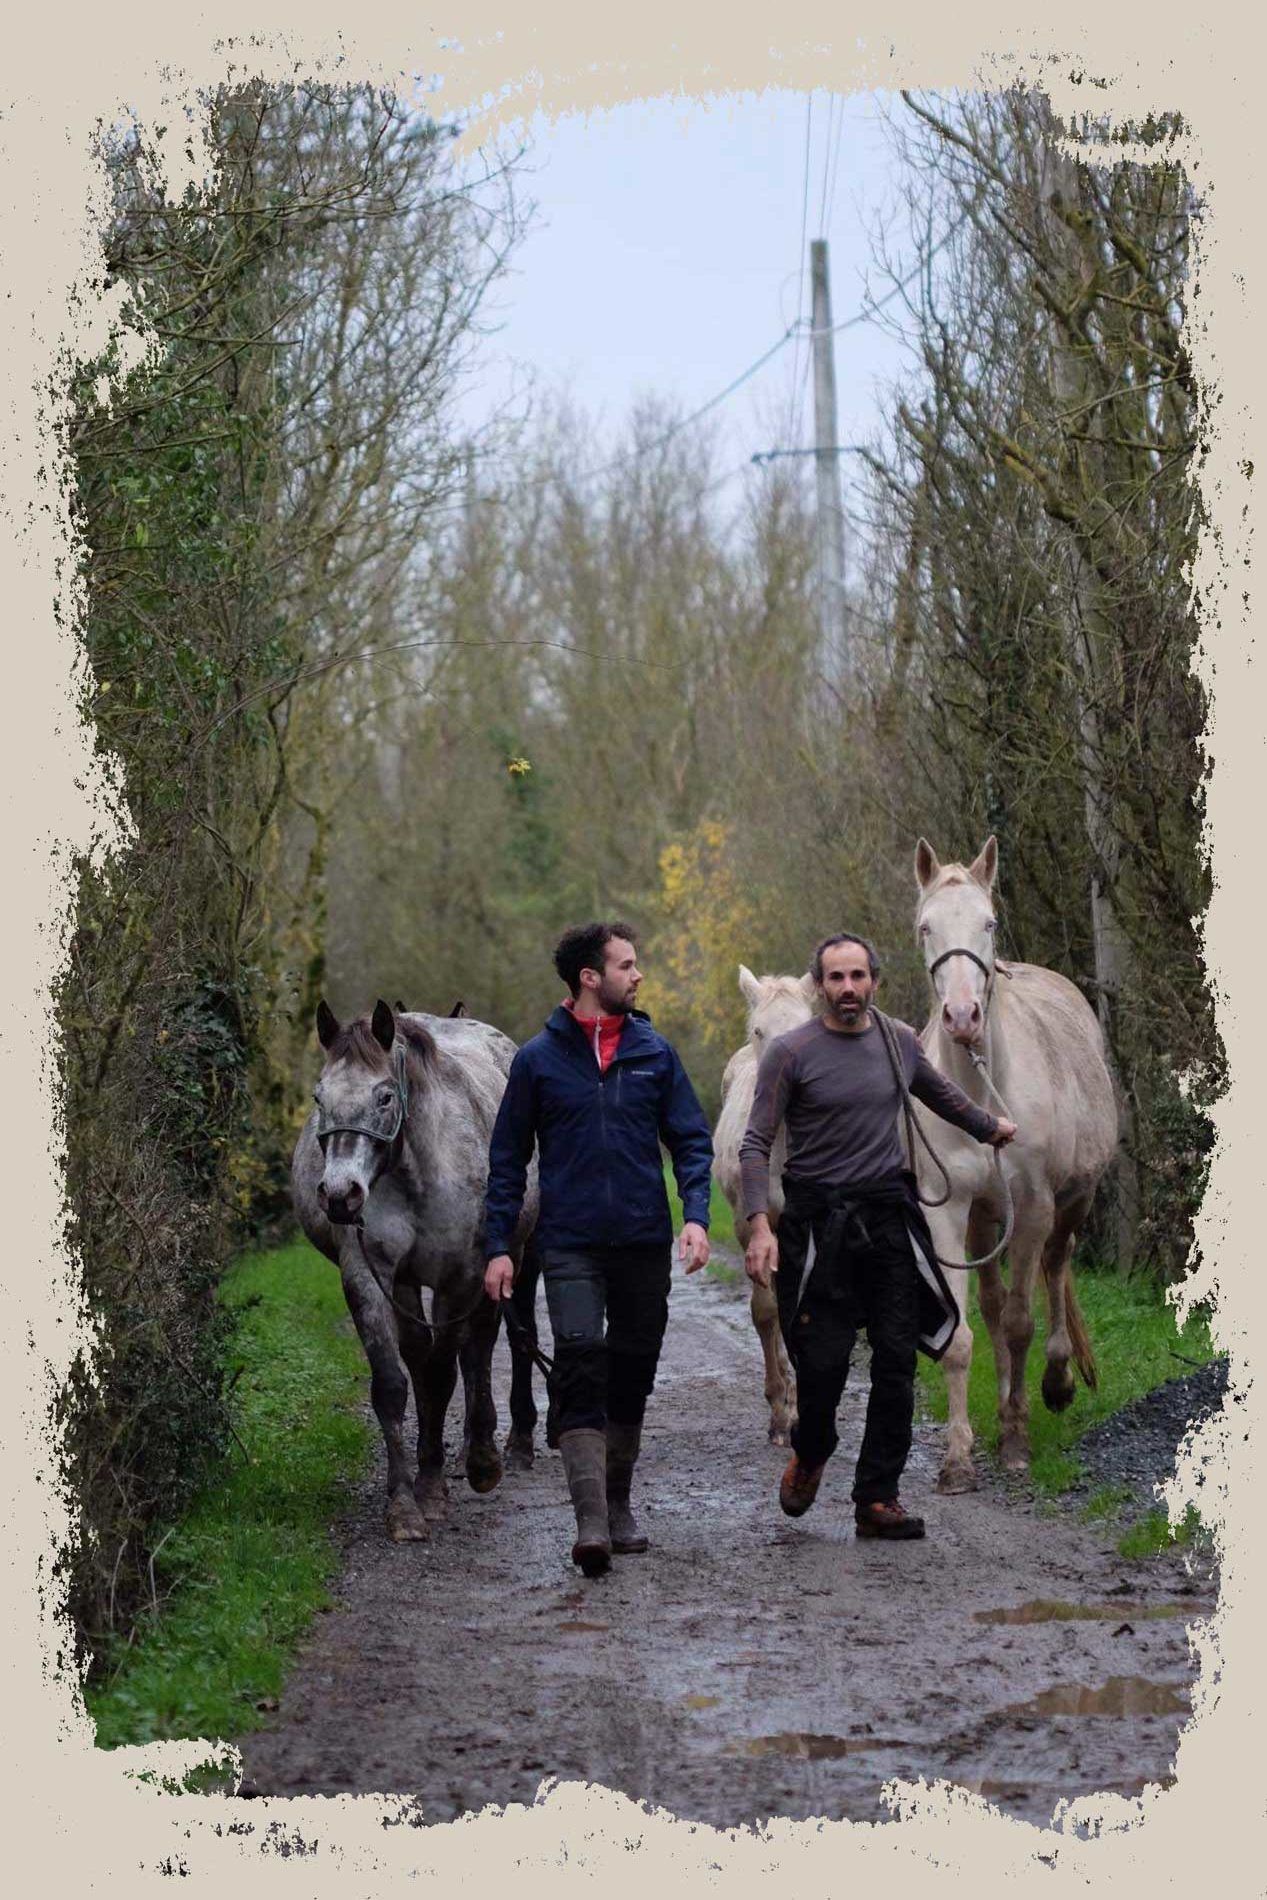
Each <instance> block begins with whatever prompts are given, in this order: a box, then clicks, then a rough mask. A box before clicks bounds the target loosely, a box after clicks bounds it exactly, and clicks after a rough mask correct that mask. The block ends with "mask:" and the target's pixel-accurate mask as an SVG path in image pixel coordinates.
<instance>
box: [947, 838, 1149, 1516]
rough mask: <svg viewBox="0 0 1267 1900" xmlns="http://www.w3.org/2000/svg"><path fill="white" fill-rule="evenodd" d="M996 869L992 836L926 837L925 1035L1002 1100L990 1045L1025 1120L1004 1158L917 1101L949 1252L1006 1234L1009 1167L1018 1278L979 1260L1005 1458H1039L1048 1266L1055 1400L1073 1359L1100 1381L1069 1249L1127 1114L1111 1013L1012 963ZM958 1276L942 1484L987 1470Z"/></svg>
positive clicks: (964, 1075) (969, 1483) (950, 1486)
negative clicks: (1042, 1295) (1034, 1348)
mask: <svg viewBox="0 0 1267 1900" xmlns="http://www.w3.org/2000/svg"><path fill="white" fill-rule="evenodd" d="M997 868H998V849H997V846H996V843H995V840H994V839H993V838H989V839H987V841H986V843H985V845H984V846H983V848H982V850H981V852H980V854H979V856H978V857H977V858H976V859H974V861H973V862H972V864H970V865H967V866H965V865H962V864H944V865H943V864H940V863H939V862H938V860H937V856H936V853H935V852H934V851H933V850H932V848H931V846H930V845H928V844H927V843H926V842H925V840H924V839H923V838H921V839H920V841H919V844H918V846H917V847H916V852H915V877H916V882H917V883H918V885H919V892H920V897H919V907H918V910H917V913H916V931H917V934H918V939H919V944H920V948H921V950H922V952H923V956H924V967H925V969H926V970H927V971H928V972H929V981H930V982H931V984H932V987H933V991H934V995H935V999H936V1003H935V1008H934V1012H933V1014H932V1015H931V1016H930V1018H929V1020H928V1022H927V1024H926V1025H925V1028H924V1031H923V1035H922V1038H921V1040H922V1042H923V1045H924V1050H925V1053H926V1055H927V1056H928V1059H929V1061H930V1062H931V1063H932V1064H933V1066H934V1067H935V1068H937V1069H940V1070H941V1072H942V1074H943V1075H946V1076H949V1078H950V1080H951V1081H952V1082H955V1083H957V1084H958V1086H959V1087H960V1088H961V1089H962V1090H963V1091H964V1093H965V1094H966V1095H970V1096H971V1097H972V1098H973V1100H974V1101H976V1102H978V1103H979V1104H980V1106H981V1107H983V1108H986V1109H988V1110H989V1111H990V1112H991V1113H992V1114H998V1113H1000V1112H1001V1110H1000V1108H999V1104H998V1101H997V1100H996V1099H995V1098H994V1097H992V1096H991V1095H990V1094H989V1091H988V1090H987V1088H986V1086H985V1082H984V1080H983V1078H982V1076H981V1073H980V1071H979V1070H978V1068H977V1067H976V1066H975V1064H974V1063H973V1061H972V1059H971V1054H970V1052H973V1053H975V1054H976V1055H977V1056H979V1057H980V1058H981V1059H982V1060H983V1061H984V1063H985V1067H986V1071H987V1073H988V1074H989V1077H990V1079H991V1081H992V1082H993V1084H994V1087H995V1088H996V1089H997V1090H998V1094H999V1096H1001V1097H1002V1099H1003V1101H1005V1102H1006V1104H1007V1112H1008V1114H1009V1115H1010V1117H1011V1119H1012V1120H1013V1121H1014V1122H1015V1123H1016V1125H1017V1128H1018V1130H1019V1133H1018V1134H1017V1136H1016V1139H1015V1140H1014V1141H1013V1142H1011V1143H1010V1144H1009V1145H1008V1146H1007V1147H1006V1148H1004V1149H1003V1150H1002V1151H1001V1154H1000V1156H999V1158H998V1161H997V1162H996V1159H995V1155H994V1151H993V1150H992V1149H991V1148H990V1147H988V1146H986V1145H984V1144H981V1143H978V1142H976V1141H974V1140H973V1139H972V1138H971V1137H970V1136H969V1135H967V1134H965V1133H963V1132H962V1131H961V1130H959V1129H957V1128H954V1127H952V1126H951V1125H950V1124H949V1123H948V1122H944V1121H942V1120H940V1119H939V1118H938V1117H937V1116H934V1115H932V1114H931V1113H929V1112H928V1111H927V1110H926V1109H922V1108H920V1106H919V1105H918V1104H914V1107H915V1113H916V1116H917V1118H918V1120H919V1122H920V1125H921V1126H922V1127H923V1129H924V1131H925V1133H926V1134H927V1135H928V1138H929V1140H930V1141H931V1142H932V1144H933V1146H934V1148H935V1149H936V1150H937V1153H938V1154H939V1156H940V1157H941V1159H942V1161H943V1162H944V1164H945V1167H946V1170H947V1173H948V1174H949V1176H950V1181H951V1186H952V1193H951V1196H950V1199H949V1200H948V1202H947V1203H946V1205H944V1206H943V1207H929V1208H928V1209H927V1213H928V1223H929V1227H930V1229H931V1231H932V1236H933V1244H934V1246H935V1247H936V1250H937V1253H938V1255H939V1256H940V1258H941V1259H942V1260H943V1262H946V1261H950V1262H958V1261H962V1260H964V1259H977V1258H979V1257H980V1256H982V1255H984V1254H988V1253H989V1252H990V1250H991V1248H993V1247H994V1246H996V1245H997V1243H998V1239H999V1234H1000V1223H1001V1221H1002V1219H1003V1215H1004V1205H1003V1196H1002V1192H1001V1182H1000V1171H1001V1173H1002V1176H1003V1177H1005V1179H1006V1183H1007V1187H1008V1189H1009V1190H1010V1193H1011V1198H1012V1206H1013V1209H1014V1223H1015V1224H1014V1227H1013V1231H1012V1237H1011V1241H1010V1244H1009V1246H1008V1249H1007V1253H1006V1256H1005V1258H1006V1263H1007V1279H1006V1283H1005V1281H1004V1276H1003V1272H1002V1270H1001V1267H1002V1263H1001V1262H1000V1261H998V1260H996V1261H994V1262H993V1263H992V1264H990V1265H988V1266H985V1267H982V1268H980V1269H979V1270H978V1294H979V1297H980V1302H981V1312H982V1316H983V1318H984V1320H985V1323H986V1326H987V1328H988V1330H989V1334H990V1342H991V1345H992V1346H993V1348H994V1361H995V1367H996V1370H997V1374H998V1393H999V1427H1000V1431H999V1455H1000V1458H1001V1460H1002V1463H1003V1465H1004V1466H1005V1468H1006V1469H1008V1470H1010V1471H1024V1470H1027V1469H1028V1466H1029V1457H1030V1446H1029V1402H1028V1397H1027V1393H1026V1387H1025V1367H1026V1360H1027V1358H1028V1354H1029V1348H1030V1341H1031V1340H1032V1338H1033V1336H1034V1314H1033V1303H1034V1294H1035V1289H1036V1286H1037V1282H1038V1278H1039V1274H1040V1272H1041V1275H1042V1279H1043V1283H1044V1286H1045V1289H1046V1294H1047V1346H1046V1360H1047V1363H1046V1366H1045V1368H1044V1371H1043V1380H1042V1395H1043V1401H1044V1403H1045V1404H1046V1406H1047V1407H1048V1409H1049V1410H1050V1411H1053V1412H1060V1411H1063V1410H1064V1409H1065V1407H1066V1406H1067V1405H1069V1404H1070V1403H1071V1402H1072V1400H1073V1396H1074V1376H1073V1369H1072V1365H1071V1363H1070V1362H1071V1361H1072V1362H1073V1365H1076V1366H1077V1368H1078V1370H1079V1372H1080V1373H1081V1374H1082V1377H1083V1379H1084V1381H1085V1382H1086V1384H1087V1385H1088V1386H1094V1385H1095V1383H1096V1366H1095V1357H1094V1354H1093V1352H1092V1349H1091V1341H1090V1338H1089V1337H1088V1334H1087V1329H1086V1326H1085V1323H1084V1321H1083V1318H1082V1314H1081V1312H1080V1310H1079V1307H1078V1302H1077V1298H1076V1295H1075V1293H1074V1285H1073V1271H1072V1267H1071V1264H1070V1262H1071V1257H1072V1254H1073V1248H1074V1242H1075V1240H1076V1239H1077V1236H1078V1231H1079V1229H1080V1228H1081V1227H1082V1225H1083V1223H1084V1222H1085V1220H1086V1218H1087V1215H1088V1213H1089V1212H1090V1209H1091V1202H1092V1199H1093V1198H1094V1195H1095V1191H1096V1186H1097V1184H1098V1182H1099V1180H1100V1177H1101V1176H1102V1175H1103V1173H1104V1171H1105V1169H1106V1168H1107V1167H1108V1165H1109V1163H1110V1162H1111V1161H1112V1159H1113V1156H1114V1153H1115V1150H1116V1147H1117V1139H1118V1123H1117V1109H1116V1105H1115V1101H1114V1095H1113V1085H1112V1082H1111V1080H1110V1077H1109V1071H1108V1066H1107V1063H1106V1061H1105V1055H1104V1042H1103V1038H1102V1036H1101V1032H1100V1025H1099V1022H1098V1020H1097V1018H1096V1015H1095V1013H1094V1011H1093V1010H1092V1009H1091V1007H1090V1005H1089V1004H1088V1003H1087V1001H1086V1000H1085V998H1084V997H1083V996H1082V994H1081V992H1080V991H1079V990H1077V989H1075V987H1074V985H1073V984H1072V983H1070V982H1069V981H1068V979H1067V978H1065V977H1063V976H1061V975H1059V973H1058V972H1057V971H1055V970H1046V969H1042V968H1040V967H1039V966H1038V965H1036V964H1031V963H1006V964H1005V963H1003V962H1002V961H1001V960H999V959H998V958H996V956H995V947H994V935H995V923H996V919H995V913H994V904H993V901H992V898H991V892H992V890H993V887H994V880H995V874H996V871H997ZM917 1145H920V1146H921V1153H920V1156H919V1179H920V1189H921V1193H922V1194H923V1195H925V1196H926V1197H928V1196H934V1197H935V1196H936V1195H939V1194H940V1193H942V1192H943V1191H944V1183H943V1181H942V1179H941V1177H940V1175H938V1173H937V1171H936V1169H935V1168H933V1167H932V1165H931V1164H930V1162H929V1160H928V1157H927V1154H926V1153H924V1152H923V1151H922V1145H921V1144H917ZM965 1250H966V1251H965ZM947 1277H948V1279H949V1281H950V1285H951V1290H952V1291H953V1293H954V1295H955V1300H956V1303H957V1304H958V1307H959V1311H960V1314H961V1315H963V1316H965V1317H962V1318H961V1320H960V1324H959V1327H958V1329H957V1331H956V1332H955V1335H954V1337H953V1339H952V1340H951V1343H950V1345H949V1347H948V1348H947V1351H946V1355H945V1358H944V1359H943V1361H942V1365H943V1367H944V1368H945V1373H946V1386H947V1393H948V1398H949V1438H948V1443H947V1450H946V1459H945V1463H944V1465H943V1466H942V1471H941V1476H940V1479H939V1488H940V1489H941V1490H943V1491H965V1490H970V1489H972V1488H973V1486H974V1485H975V1482H976V1479H975V1475H974V1472H973V1466H972V1428H971V1426H970V1424H969V1422H968V1371H969V1367H970V1365H971V1363H972V1329H971V1327H970V1326H969V1324H968V1322H967V1318H966V1314H967V1300H968V1282H969V1274H968V1273H967V1272H964V1271H951V1272H950V1273H949V1274H948V1276H947Z"/></svg>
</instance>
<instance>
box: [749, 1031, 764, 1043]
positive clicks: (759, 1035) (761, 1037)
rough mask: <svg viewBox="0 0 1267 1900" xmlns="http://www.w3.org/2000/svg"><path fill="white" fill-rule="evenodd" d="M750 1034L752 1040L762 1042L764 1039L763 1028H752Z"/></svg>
mask: <svg viewBox="0 0 1267 1900" xmlns="http://www.w3.org/2000/svg"><path fill="white" fill-rule="evenodd" d="M752 1036H753V1041H754V1042H763V1041H764V1040H765V1030H764V1029H754V1030H753V1032H752Z"/></svg>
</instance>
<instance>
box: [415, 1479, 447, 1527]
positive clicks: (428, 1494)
mask: <svg viewBox="0 0 1267 1900" xmlns="http://www.w3.org/2000/svg"><path fill="white" fill-rule="evenodd" d="M414 1502H415V1503H416V1504H417V1506H418V1509H419V1510H420V1511H421V1512H422V1514H423V1516H424V1517H429V1518H435V1517H442V1516H443V1514H444V1512H445V1509H446V1508H447V1506H448V1502H449V1487H448V1485H447V1484H446V1483H445V1481H444V1473H443V1472H442V1471H420V1472H419V1473H418V1476H417V1477H416V1478H415V1479H414Z"/></svg>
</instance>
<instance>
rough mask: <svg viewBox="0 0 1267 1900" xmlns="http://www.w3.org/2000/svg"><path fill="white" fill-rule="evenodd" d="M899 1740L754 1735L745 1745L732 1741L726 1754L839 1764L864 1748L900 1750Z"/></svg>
mask: <svg viewBox="0 0 1267 1900" xmlns="http://www.w3.org/2000/svg"><path fill="white" fill-rule="evenodd" d="M902 1746H903V1744H902V1743H901V1742H899V1741H896V1740H893V1741H888V1740H886V1739H885V1738H884V1737H882V1736H875V1737H872V1736H866V1737H865V1738H864V1737H857V1738H850V1737H847V1736H844V1735H810V1734H804V1733H801V1732H799V1731H787V1730H785V1731H784V1732H783V1733H782V1734H780V1735H754V1736H753V1737H752V1738H751V1740H749V1741H746V1742H732V1743H731V1744H730V1746H729V1747H728V1748H727V1750H726V1753H727V1754H728V1755H786V1756H790V1757H791V1758H792V1759H793V1760H796V1761H838V1760H840V1759H841V1757H842V1756H845V1755H858V1754H861V1753H862V1751H863V1749H866V1748H901V1747H902Z"/></svg>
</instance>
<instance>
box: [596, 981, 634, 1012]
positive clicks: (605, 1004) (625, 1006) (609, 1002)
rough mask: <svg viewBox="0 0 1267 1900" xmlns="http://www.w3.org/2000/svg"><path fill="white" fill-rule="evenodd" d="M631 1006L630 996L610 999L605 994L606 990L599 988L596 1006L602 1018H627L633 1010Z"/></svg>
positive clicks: (632, 1000) (632, 1001) (610, 997)
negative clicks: (601, 1013)
mask: <svg viewBox="0 0 1267 1900" xmlns="http://www.w3.org/2000/svg"><path fill="white" fill-rule="evenodd" d="M633 1004H634V999H633V997H632V996H624V997H619V998H616V997H612V996H609V995H608V994H607V992H606V990H604V989H601V988H600V990H599V992H598V1006H599V1008H600V1009H601V1011H602V1012H603V1015H604V1016H627V1015H628V1014H629V1012H630V1010H631V1009H632V1008H633Z"/></svg>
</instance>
